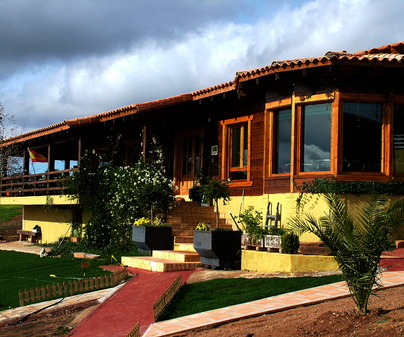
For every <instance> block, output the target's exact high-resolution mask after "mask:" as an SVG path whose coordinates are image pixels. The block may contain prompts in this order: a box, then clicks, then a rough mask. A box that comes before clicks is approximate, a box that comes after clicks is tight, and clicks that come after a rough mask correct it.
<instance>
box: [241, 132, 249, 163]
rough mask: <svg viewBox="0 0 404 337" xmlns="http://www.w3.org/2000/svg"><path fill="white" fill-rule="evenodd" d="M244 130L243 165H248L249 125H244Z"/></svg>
mask: <svg viewBox="0 0 404 337" xmlns="http://www.w3.org/2000/svg"><path fill="white" fill-rule="evenodd" d="M242 132H243V133H244V144H243V151H244V152H243V167H246V166H247V165H248V126H247V125H245V126H243V128H242Z"/></svg>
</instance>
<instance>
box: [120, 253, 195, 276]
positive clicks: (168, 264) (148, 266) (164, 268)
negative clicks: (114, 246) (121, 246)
mask: <svg viewBox="0 0 404 337" xmlns="http://www.w3.org/2000/svg"><path fill="white" fill-rule="evenodd" d="M121 262H122V264H123V265H125V266H128V267H132V268H139V269H145V270H150V271H155V272H161V273H165V272H170V271H181V270H195V269H197V268H198V267H200V266H201V263H200V262H179V261H174V260H169V259H160V258H156V257H152V256H122V258H121Z"/></svg>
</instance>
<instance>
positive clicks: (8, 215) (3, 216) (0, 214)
mask: <svg viewBox="0 0 404 337" xmlns="http://www.w3.org/2000/svg"><path fill="white" fill-rule="evenodd" d="M21 212H22V206H4V205H2V206H0V222H6V221H10V220H12V219H14V217H15V216H17V215H19V214H21Z"/></svg>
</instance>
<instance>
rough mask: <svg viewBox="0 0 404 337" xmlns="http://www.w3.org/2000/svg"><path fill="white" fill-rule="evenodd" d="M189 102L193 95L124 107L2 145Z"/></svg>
mask: <svg viewBox="0 0 404 337" xmlns="http://www.w3.org/2000/svg"><path fill="white" fill-rule="evenodd" d="M187 101H189V102H190V101H192V94H183V95H178V96H172V97H168V98H163V99H158V100H154V101H150V102H145V103H139V104H132V105H127V106H124V107H121V108H118V109H114V110H110V111H106V112H102V113H100V114H96V115H92V116H86V117H80V118H74V119H68V120H64V121H63V122H59V123H56V124H53V125H49V126H46V127H44V128H41V129H37V130H33V131H29V132H26V133H23V134H21V135H18V136H16V137H11V138H8V139H7V140H5V141H4V142H3V143H2V145H3V146H6V145H9V144H12V143H13V142H15V141H18V142H22V141H26V140H29V139H33V138H37V137H41V136H44V135H47V134H51V133H56V132H60V131H63V130H67V129H70V128H74V127H77V126H83V125H85V124H90V123H96V122H105V121H108V120H112V119H115V118H119V117H123V116H127V115H132V114H134V113H138V112H140V111H147V110H153V109H156V108H161V107H166V106H170V105H174V104H178V103H183V102H187Z"/></svg>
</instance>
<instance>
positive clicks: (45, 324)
mask: <svg viewBox="0 0 404 337" xmlns="http://www.w3.org/2000/svg"><path fill="white" fill-rule="evenodd" d="M98 305H99V303H98V302H97V301H96V300H94V301H90V302H86V303H81V304H76V305H73V306H68V307H63V308H60V309H56V310H49V311H42V312H38V313H36V314H32V315H30V316H28V317H27V318H26V319H25V320H24V321H20V320H15V321H10V322H7V323H2V324H1V325H0V336H2V337H15V336H19V337H33V336H35V337H50V336H67V335H68V334H69V332H70V331H71V330H72V329H74V328H75V327H76V326H77V325H78V324H79V323H80V322H81V321H82V320H83V319H84V318H85V317H86V316H87V315H89V314H90V313H91V312H92V311H93V310H94V309H95V308H96V307H97V306H98Z"/></svg>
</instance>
